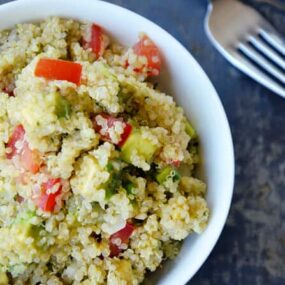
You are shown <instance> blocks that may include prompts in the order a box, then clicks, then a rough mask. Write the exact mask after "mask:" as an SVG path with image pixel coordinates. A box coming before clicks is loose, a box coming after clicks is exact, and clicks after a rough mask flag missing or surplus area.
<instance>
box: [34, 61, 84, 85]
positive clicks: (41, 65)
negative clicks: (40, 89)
mask: <svg viewBox="0 0 285 285" xmlns="http://www.w3.org/2000/svg"><path fill="white" fill-rule="evenodd" d="M81 73H82V65H81V64H79V63H76V62H72V61H66V60H60V59H52V58H41V59H40V60H39V62H38V64H37V66H36V69H35V76H37V77H44V78H45V79H48V80H66V81H69V82H72V83H75V84H76V85H79V84H80V80H81Z"/></svg>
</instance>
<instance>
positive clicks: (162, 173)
mask: <svg viewBox="0 0 285 285" xmlns="http://www.w3.org/2000/svg"><path fill="white" fill-rule="evenodd" d="M169 178H171V179H172V181H173V182H176V181H178V180H179V179H180V175H179V173H178V171H177V170H176V169H173V168H172V167H171V166H166V167H164V168H162V169H160V170H159V171H158V173H157V174H156V176H155V179H156V181H157V182H158V183H159V184H163V183H164V182H165V181H166V180H168V179H169Z"/></svg>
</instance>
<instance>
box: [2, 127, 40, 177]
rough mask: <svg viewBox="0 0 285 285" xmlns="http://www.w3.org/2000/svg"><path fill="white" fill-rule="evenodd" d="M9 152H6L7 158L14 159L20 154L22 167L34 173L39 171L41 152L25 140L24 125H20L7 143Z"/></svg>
mask: <svg viewBox="0 0 285 285" xmlns="http://www.w3.org/2000/svg"><path fill="white" fill-rule="evenodd" d="M6 147H7V148H9V152H7V153H6V157H7V159H12V158H13V157H14V156H16V155H18V156H19V160H20V164H21V167H22V168H23V169H24V170H26V171H30V172H32V173H34V174H35V173H37V172H38V171H39V169H40V166H41V163H42V161H41V157H40V153H39V152H38V151H37V150H31V149H30V147H29V144H28V142H27V141H26V140H25V129H24V127H23V126H22V125H18V126H17V127H16V128H15V130H14V132H13V134H12V136H11V138H10V139H9V141H8V143H7V145H6Z"/></svg>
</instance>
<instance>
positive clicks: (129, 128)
mask: <svg viewBox="0 0 285 285" xmlns="http://www.w3.org/2000/svg"><path fill="white" fill-rule="evenodd" d="M125 124H126V125H125V128H124V132H123V133H122V134H121V140H120V141H119V142H118V146H119V147H122V146H123V144H124V143H125V141H126V140H127V138H128V137H129V135H130V134H131V132H132V129H133V127H132V125H130V124H129V123H125Z"/></svg>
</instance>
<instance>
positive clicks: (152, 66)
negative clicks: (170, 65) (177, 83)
mask: <svg viewBox="0 0 285 285" xmlns="http://www.w3.org/2000/svg"><path fill="white" fill-rule="evenodd" d="M133 50H134V52H135V54H137V55H140V56H145V57H146V58H147V66H146V67H147V69H148V75H154V76H156V75H159V72H160V68H161V56H160V52H159V49H158V47H157V46H156V45H155V43H154V42H153V41H152V40H151V39H150V38H149V37H148V36H147V35H144V36H142V37H141V39H140V40H139V42H137V43H136V44H135V45H134V46H133ZM136 71H138V72H139V70H136Z"/></svg>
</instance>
